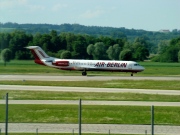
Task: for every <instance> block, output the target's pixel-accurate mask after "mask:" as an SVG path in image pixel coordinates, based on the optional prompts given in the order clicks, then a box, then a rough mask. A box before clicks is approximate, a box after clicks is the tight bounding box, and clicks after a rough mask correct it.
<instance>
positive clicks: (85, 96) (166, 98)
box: [0, 90, 180, 102]
mask: <svg viewBox="0 0 180 135" xmlns="http://www.w3.org/2000/svg"><path fill="white" fill-rule="evenodd" d="M6 93H9V99H11V100H79V99H80V98H81V99H82V100H102V101H105V100H107V101H159V102H180V95H158V94H139V93H104V92H98V93H96V92H94V93H93V92H88V93H84V92H56V91H18V90H11V91H9V90H8V91H7V90H0V97H4V96H5V95H6Z"/></svg>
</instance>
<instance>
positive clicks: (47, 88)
mask: <svg viewBox="0 0 180 135" xmlns="http://www.w3.org/2000/svg"><path fill="white" fill-rule="evenodd" d="M0 90H24V91H59V92H60V91H63V92H108V93H124V92H126V93H141V94H160V95H180V90H154V89H124V88H122V89H120V88H88V87H60V86H59V87H58V86H24V85H0Z"/></svg>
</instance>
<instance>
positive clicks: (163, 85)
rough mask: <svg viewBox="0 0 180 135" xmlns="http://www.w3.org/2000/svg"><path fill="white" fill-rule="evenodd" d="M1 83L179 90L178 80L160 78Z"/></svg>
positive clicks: (4, 83) (3, 83)
mask: <svg viewBox="0 0 180 135" xmlns="http://www.w3.org/2000/svg"><path fill="white" fill-rule="evenodd" d="M0 84H1V85H35V86H67V87H95V88H130V89H159V90H161V89H163V90H180V83H179V81H175V80H173V81H164V80H163V81H162V80H108V81H29V80H28V81H1V82H0Z"/></svg>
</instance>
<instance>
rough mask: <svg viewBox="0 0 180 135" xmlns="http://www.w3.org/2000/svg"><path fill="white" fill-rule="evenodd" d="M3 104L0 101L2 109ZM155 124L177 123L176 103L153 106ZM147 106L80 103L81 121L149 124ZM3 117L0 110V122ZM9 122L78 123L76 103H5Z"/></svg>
mask: <svg viewBox="0 0 180 135" xmlns="http://www.w3.org/2000/svg"><path fill="white" fill-rule="evenodd" d="M4 109H5V105H0V110H4ZM154 117H155V124H168V125H180V121H179V119H180V108H179V107H155V116H154ZM150 119H151V111H150V107H143V106H106V105H104V106H98V105H97V106H91V105H83V106H82V123H84V124H91V123H93V124H114V123H116V124H150ZM4 120H5V111H1V115H0V122H4ZM9 122H10V123H14V122H15V123H16V122H17V123H27V122H28V123H29V122H30V123H67V124H68V123H78V105H9Z"/></svg>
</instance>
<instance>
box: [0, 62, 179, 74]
mask: <svg viewBox="0 0 180 135" xmlns="http://www.w3.org/2000/svg"><path fill="white" fill-rule="evenodd" d="M140 64H141V65H142V66H144V67H145V71H143V72H141V73H138V74H135V76H180V70H179V69H180V63H158V62H140ZM0 69H1V70H0V74H44V75H49V74H51V75H81V72H78V71H64V70H58V69H54V68H50V67H46V66H42V65H37V64H35V63H34V62H33V61H32V60H31V61H23V60H19V61H16V60H13V61H11V62H9V63H7V66H6V67H4V64H3V62H2V60H1V61H0ZM88 75H111V76H130V73H116V72H88Z"/></svg>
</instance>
